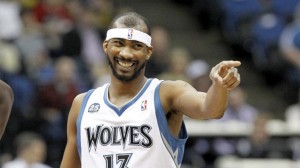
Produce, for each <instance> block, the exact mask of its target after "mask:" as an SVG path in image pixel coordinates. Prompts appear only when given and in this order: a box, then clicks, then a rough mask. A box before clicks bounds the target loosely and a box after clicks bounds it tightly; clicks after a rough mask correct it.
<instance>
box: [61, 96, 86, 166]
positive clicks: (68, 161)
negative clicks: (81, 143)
mask: <svg viewBox="0 0 300 168" xmlns="http://www.w3.org/2000/svg"><path fill="white" fill-rule="evenodd" d="M83 97H84V94H80V95H78V96H76V98H75V99H74V101H73V104H72V107H71V110H70V113H69V117H68V126H67V137H68V141H67V145H66V148H65V152H64V156H63V159H62V163H61V166H60V168H70V167H72V168H80V167H81V166H80V158H79V155H78V151H77V139H76V137H77V128H76V121H77V117H78V114H79V111H80V107H81V104H82V100H83Z"/></svg>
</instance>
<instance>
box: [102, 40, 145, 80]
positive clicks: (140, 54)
mask: <svg viewBox="0 0 300 168" xmlns="http://www.w3.org/2000/svg"><path fill="white" fill-rule="evenodd" d="M103 47H104V51H105V52H106V53H107V59H108V62H109V65H110V68H111V70H112V73H113V75H114V76H115V77H116V78H117V79H119V80H121V81H123V82H129V81H132V80H134V79H136V78H137V77H139V76H143V75H144V71H145V65H146V62H147V59H149V56H148V55H149V52H148V47H147V46H146V45H145V44H143V43H141V42H137V41H130V40H125V39H118V38H114V39H111V40H108V41H105V42H104V44H103Z"/></svg>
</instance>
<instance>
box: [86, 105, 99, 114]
mask: <svg viewBox="0 0 300 168" xmlns="http://www.w3.org/2000/svg"><path fill="white" fill-rule="evenodd" d="M99 109H100V104H99V103H93V104H92V105H90V107H89V110H88V112H89V113H95V112H98V111H99Z"/></svg>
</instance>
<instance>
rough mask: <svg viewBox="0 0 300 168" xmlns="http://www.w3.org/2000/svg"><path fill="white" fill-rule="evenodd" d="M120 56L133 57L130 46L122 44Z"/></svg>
mask: <svg viewBox="0 0 300 168" xmlns="http://www.w3.org/2000/svg"><path fill="white" fill-rule="evenodd" d="M120 56H123V57H125V58H132V57H133V51H132V48H131V47H129V46H124V47H123V48H122V49H121V51H120Z"/></svg>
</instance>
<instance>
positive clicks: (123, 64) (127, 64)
mask: <svg viewBox="0 0 300 168" xmlns="http://www.w3.org/2000/svg"><path fill="white" fill-rule="evenodd" d="M118 64H119V65H121V66H122V67H124V68H129V67H131V66H133V65H134V63H132V62H122V61H120V60H119V61H118Z"/></svg>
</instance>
